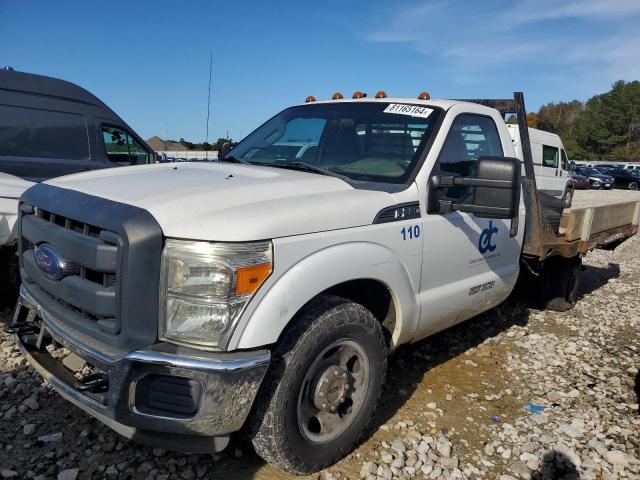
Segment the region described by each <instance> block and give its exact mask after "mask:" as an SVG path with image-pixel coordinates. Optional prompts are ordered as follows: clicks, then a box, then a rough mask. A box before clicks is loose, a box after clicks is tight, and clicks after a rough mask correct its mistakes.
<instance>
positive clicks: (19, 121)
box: [0, 105, 89, 160]
mask: <svg viewBox="0 0 640 480" xmlns="http://www.w3.org/2000/svg"><path fill="white" fill-rule="evenodd" d="M0 156H9V157H31V158H51V159H64V160H87V159H89V139H88V137H87V126H86V124H85V121H84V118H83V117H82V115H77V114H75V113H67V112H55V111H52V110H40V109H36V108H24V107H13V106H9V105H0Z"/></svg>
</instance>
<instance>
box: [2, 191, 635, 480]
mask: <svg viewBox="0 0 640 480" xmlns="http://www.w3.org/2000/svg"><path fill="white" fill-rule="evenodd" d="M631 198H634V199H635V198H640V193H636V192H625V191H618V190H615V191H611V192H607V191H602V192H600V191H587V192H582V191H578V192H576V195H575V197H574V208H577V207H579V206H590V205H595V204H601V203H606V202H615V201H624V200H626V199H631ZM584 264H585V267H586V268H585V270H584V272H583V274H584V278H583V283H582V286H581V293H580V300H579V302H578V305H577V306H576V308H575V309H573V310H571V311H569V312H563V313H557V312H548V311H539V310H536V309H532V308H529V307H528V306H527V305H526V304H525V303H524V301H523V300H522V299H521V298H520V297H518V296H514V297H513V298H511V299H510V300H508V301H507V302H505V303H504V304H503V305H501V306H500V307H498V308H495V309H493V310H491V311H489V312H487V313H485V314H482V315H480V316H478V317H475V318H474V319H471V320H469V321H467V322H465V323H463V324H461V325H458V326H456V327H454V328H451V329H449V330H447V331H445V332H442V333H440V334H437V335H435V336H434V337H432V338H429V339H427V340H425V341H422V342H420V343H418V344H415V345H411V346H406V347H403V348H401V349H400V350H399V351H398V352H396V353H395V354H394V355H393V356H392V357H391V358H390V360H389V370H388V371H389V375H388V381H387V385H386V387H385V390H384V393H383V397H382V401H381V403H380V405H379V408H378V411H377V414H376V416H375V420H374V422H373V425H372V428H371V433H370V434H369V436H368V437H367V439H366V440H365V441H364V442H363V443H362V444H361V445H360V446H359V447H358V448H357V449H356V450H355V451H354V452H353V453H352V454H350V455H349V456H348V457H347V458H345V459H343V460H342V461H340V462H338V463H337V464H336V465H334V466H332V467H331V468H329V469H327V470H326V471H324V472H321V473H319V474H315V475H313V476H311V477H310V478H349V479H350V478H362V477H367V478H391V477H390V476H389V475H393V478H412V477H415V478H500V479H501V480H510V479H515V478H567V479H568V478H573V479H575V478H583V479H589V478H594V479H614V478H629V479H638V478H640V464H639V463H638V460H637V459H638V458H640V416H639V414H638V399H637V396H636V395H637V392H634V388H635V389H638V388H639V386H638V384H637V383H634V382H638V381H639V380H638V370H637V369H638V367H639V366H640V319H639V317H640V300H639V297H640V238H634V239H633V240H630V241H628V242H626V243H624V244H623V245H622V246H620V247H618V248H617V249H616V250H615V251H596V252H593V253H590V254H589V255H588V256H587V257H586V258H585V261H584ZM9 315H10V311H9V310H6V311H4V312H0V320H4V321H6V320H7V319H8V317H9ZM0 343H1V346H0V351H1V355H2V356H0V473H1V474H2V477H4V478H12V475H13V478H38V479H44V478H58V475H69V476H68V477H62V478H79V479H88V478H136V479H137V478H140V479H141V478H163V479H164V478H183V479H189V478H211V479H264V480H277V479H285V478H296V477H290V476H289V475H286V474H284V473H282V472H280V471H279V470H276V469H274V468H272V467H270V466H269V465H266V464H265V463H264V462H263V461H262V460H261V459H260V458H258V457H257V456H256V455H255V453H253V451H252V449H251V446H250V443H248V442H246V441H245V440H243V439H242V438H234V439H233V441H232V445H231V446H230V448H229V449H227V450H226V451H225V452H223V453H222V454H220V455H192V456H184V455H179V454H173V453H171V452H165V451H163V450H159V449H151V448H148V447H144V446H140V445H137V444H135V443H134V442H132V441H129V440H126V439H124V438H123V437H120V436H118V435H117V434H115V433H113V432H112V431H110V430H109V429H108V428H106V427H104V426H102V425H101V424H100V423H99V422H97V421H95V420H93V419H92V418H91V417H89V416H88V415H86V414H85V413H83V412H82V411H81V410H79V409H77V408H75V407H73V406H72V405H70V404H68V403H67V402H66V401H64V400H63V399H62V398H61V397H60V396H58V395H57V394H56V393H55V392H53V391H52V390H51V389H50V387H48V386H47V385H46V384H43V383H42V380H41V379H40V377H39V376H38V375H37V374H35V372H33V370H32V369H31V368H29V367H28V365H25V363H24V360H22V359H21V357H20V355H19V353H18V352H17V351H16V349H15V347H14V346H13V341H12V339H11V338H10V337H9V336H7V335H6V334H5V333H4V326H3V325H2V324H1V323H0ZM614 377H615V378H616V379H617V380H616V381H612V380H611V379H612V378H614ZM30 398H31V399H35V400H31V401H30V400H29V399H30ZM34 401H35V404H34ZM528 403H533V404H534V406H538V407H540V408H542V409H543V410H544V412H543V413H536V414H532V413H531V412H530V411H527V410H525V409H524V408H523V407H525V406H526V405H527V404H528ZM56 433H61V434H62V435H61V438H60V439H57V440H54V441H50V442H49V441H44V440H43V439H42V436H44V435H49V434H56ZM412 438H415V439H417V440H418V441H417V442H416V443H415V445H417V443H419V442H420V441H421V440H420V439H422V441H424V442H426V443H425V444H427V445H428V444H431V450H428V449H429V446H427V447H425V450H421V452H422V453H421V454H425V456H427V453H428V456H429V459H430V460H429V462H427V461H426V460H425V461H424V462H423V461H420V463H422V464H423V466H422V468H421V469H420V468H418V469H415V468H414V469H413V470H412V469H411V468H412V467H410V468H409V469H407V468H406V466H407V465H409V463H408V459H409V458H410V457H412V455H413V454H411V453H410V452H409V450H412V449H413V447H412V446H411V439H412ZM430 439H431V440H432V441H431V443H430ZM398 441H400V443H403V444H404V445H406V448H407V452H404V453H396V451H397V450H394V448H396V447H394V446H393V444H394V442H396V443H395V445H398V443H397V442H398ZM529 444H535V445H534V447H531V448H529V447H525V446H526V445H529ZM390 445H391V446H390ZM441 445H445V446H446V445H449V446H450V450H451V451H450V452H449V455H446V454H445V453H444V452H443V450H442V449H441ZM415 450H416V455H418V453H417V452H418V447H416V448H415ZM444 450H447V449H446V448H445V449H444ZM386 452H391V453H393V458H394V460H396V459H398V458H399V457H400V458H402V459H403V460H402V462H400V463H398V464H397V465H400V464H402V465H401V466H400V467H399V468H396V470H392V469H391V468H390V467H389V466H387V465H386V464H387V462H386V461H385V460H384V457H385V453H386ZM425 452H426V453H425ZM429 452H436V453H437V455H431V454H430V453H429ZM438 452H439V453H438ZM611 452H613V453H611ZM616 452H620V453H616ZM549 455H551V456H549ZM434 457H435V458H434ZM561 457H562V458H565V460H562V459H561ZM420 458H421V457H420ZM536 458H537V460H536ZM567 459H568V460H567ZM445 460H446V462H445ZM451 460H455V461H453V462H452V461H451ZM563 461H564V463H563ZM536 462H537V463H536ZM522 464H524V465H525V466H526V465H529V467H528V470H527V468H524V467H522ZM428 465H431V466H428ZM427 466H428V467H427ZM370 467H371V468H370ZM425 467H427V468H426V469H425ZM531 467H535V468H531ZM367 469H369V470H367ZM430 469H431V470H430ZM363 470H367V471H364V472H363ZM414 470H415V471H414ZM11 472H13V473H11ZM389 472H391V473H389ZM554 472H555V473H554ZM412 473H413V474H412ZM434 473H437V475H436V476H434ZM14 474H15V475H14Z"/></svg>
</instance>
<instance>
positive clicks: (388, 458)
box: [380, 450, 393, 464]
mask: <svg viewBox="0 0 640 480" xmlns="http://www.w3.org/2000/svg"><path fill="white" fill-rule="evenodd" d="M380 460H382V461H383V463H387V464H389V463H391V462H393V455H391V454H390V453H389V452H387V451H386V450H382V451H381V452H380Z"/></svg>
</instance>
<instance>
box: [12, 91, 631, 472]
mask: <svg viewBox="0 0 640 480" xmlns="http://www.w3.org/2000/svg"><path fill="white" fill-rule="evenodd" d="M375 97H376V98H366V97H365V96H364V95H362V94H361V93H359V92H356V94H354V96H353V98H351V99H344V98H342V95H340V94H336V95H334V99H333V100H330V101H323V102H320V101H315V99H314V98H312V97H309V98H308V99H307V102H305V103H304V104H301V105H297V106H294V107H291V108H287V109H286V110H284V111H282V112H280V113H279V114H277V115H276V116H275V117H273V118H271V119H270V120H269V121H267V122H266V123H264V124H263V125H262V126H260V127H259V128H258V129H256V130H255V131H254V132H253V133H251V134H250V135H249V136H248V137H246V138H245V139H244V140H243V141H242V142H240V143H239V144H238V145H237V146H236V147H235V148H233V150H231V151H229V148H228V147H225V148H224V149H223V151H222V152H221V156H220V158H221V161H220V162H216V163H194V164H188V163H186V164H179V165H176V164H160V165H149V166H140V167H131V168H125V169H118V170H110V171H109V172H101V171H94V172H88V173H83V174H77V175H73V176H68V177H63V178H56V179H53V180H49V181H47V182H44V183H42V184H39V185H36V186H34V187H32V188H31V189H29V190H28V191H27V192H25V194H24V195H23V196H22V199H21V204H20V222H19V223H20V266H21V275H22V281H23V283H22V287H21V295H20V300H19V303H18V306H17V308H16V311H15V315H14V318H13V322H12V325H11V328H10V331H11V332H12V333H14V334H15V336H16V340H17V342H18V344H19V346H20V348H21V350H22V351H23V352H24V354H25V355H26V356H27V358H28V360H29V362H30V363H31V364H32V365H33V366H34V367H35V368H36V369H37V370H38V371H39V372H40V373H41V375H42V376H43V377H44V378H45V379H46V380H48V381H49V382H50V383H51V384H52V385H53V386H54V387H55V388H56V389H57V390H58V391H59V393H60V394H61V395H62V396H64V397H65V398H67V399H68V400H69V401H71V402H72V403H74V404H76V405H77V406H79V407H80V408H82V409H84V410H85V411H87V412H88V413H89V414H90V415H93V416H94V417H96V418H98V419H99V420H101V421H102V422H104V423H106V424H107V425H109V426H110V427H112V428H113V429H114V430H116V431H117V432H119V433H121V434H123V435H125V436H127V437H130V438H133V439H135V440H138V441H140V442H144V443H148V444H151V445H161V446H164V447H169V448H173V449H176V450H182V451H188V452H202V451H218V450H221V449H223V448H224V447H225V446H226V445H227V442H228V439H229V435H230V434H232V433H233V432H238V431H244V432H245V433H246V434H247V435H249V436H250V437H251V439H252V441H253V444H254V446H255V449H256V451H257V452H258V454H259V455H261V456H262V457H263V458H264V459H265V460H266V461H268V462H270V463H272V464H274V465H277V466H278V467H280V468H282V469H284V470H286V471H288V472H293V473H297V474H305V473H310V472H314V471H317V470H319V469H321V468H323V467H325V466H327V465H329V464H331V463H333V462H335V461H336V460H338V459H340V458H341V457H342V456H344V455H345V454H346V453H348V452H349V451H350V450H351V449H352V448H353V447H354V446H355V445H356V444H357V442H358V440H359V439H360V438H361V436H362V434H363V431H364V430H365V428H366V427H367V424H368V423H369V420H370V418H371V416H372V414H373V411H374V408H375V406H376V402H377V401H378V397H379V395H380V392H381V388H382V384H383V380H384V377H385V369H386V363H387V362H386V358H387V355H388V354H389V353H390V352H392V351H393V350H394V349H396V348H397V347H398V346H399V345H402V344H407V343H411V342H416V341H418V340H420V339H423V338H425V337H428V336H429V335H431V334H433V333H435V332H438V331H440V330H443V329H445V328H447V327H450V326H452V325H454V324H456V323H459V322H462V321H464V320H466V319H469V318H471V317H473V316H474V315H477V314H479V313H481V312H483V311H485V310H487V309H490V308H492V307H494V306H496V305H498V304H499V303H500V302H502V301H503V300H505V299H506V298H507V297H508V296H509V294H510V293H511V292H512V290H513V288H514V286H515V284H516V280H517V279H518V276H519V273H520V271H521V270H524V271H526V272H529V273H531V274H532V276H537V277H538V278H539V279H542V281H541V282H540V293H541V295H542V297H544V300H545V303H546V304H547V305H548V306H550V307H552V308H558V309H566V308H569V307H571V305H572V304H573V303H575V301H576V292H577V285H578V280H579V275H580V270H581V269H580V256H581V255H582V254H584V253H586V252H587V251H588V250H589V249H590V248H594V247H596V246H602V245H605V244H612V243H614V242H620V241H623V240H624V239H625V238H627V237H629V236H630V235H633V234H634V233H636V232H637V230H638V215H639V214H640V202H637V203H629V204H621V205H616V206H615V209H609V210H607V209H605V210H602V209H584V210H577V211H575V212H574V213H572V214H570V215H567V216H565V217H563V218H562V221H561V222H560V223H559V224H558V222H555V221H551V220H550V215H552V213H553V212H554V208H555V207H554V206H553V205H551V206H548V205H543V202H541V200H540V197H539V194H538V192H537V190H536V184H535V175H534V170H533V165H532V162H531V151H530V149H529V148H523V159H524V163H525V172H526V175H524V177H522V176H521V162H520V160H519V159H517V158H514V156H515V154H514V149H513V144H512V141H511V138H510V136H509V133H508V131H507V127H506V125H505V123H504V120H503V119H504V115H505V114H507V113H509V112H516V113H517V115H518V120H519V121H520V122H521V123H520V124H521V125H523V126H524V125H526V123H525V116H526V115H525V111H524V101H523V97H522V94H516V96H515V99H512V100H471V101H457V100H431V99H429V96H428V95H427V94H421V95H420V96H419V98H417V99H416V98H388V97H387V96H386V95H385V94H384V92H378V94H376V96H375ZM520 131H521V132H522V135H523V137H524V138H523V139H522V142H521V145H529V141H528V138H527V133H526V132H527V129H526V128H521V129H520ZM276 143H277V145H278V148H277V150H278V152H279V153H277V155H275V156H274V154H273V152H274V148H273V145H275V144H276ZM289 144H290V145H292V146H293V147H295V148H291V149H287V148H284V147H283V146H286V145H289ZM263 151H268V152H269V153H268V155H266V154H265V156H266V158H265V156H263V155H262V154H261V153H262V152H263ZM287 152H289V153H287ZM561 208H562V207H560V209H561ZM555 214H556V215H557V217H558V218H559V216H560V213H559V212H557V211H555ZM60 347H66V349H68V350H64V349H60ZM66 351H70V352H71V353H70V354H68V355H67V356H64V355H60V352H66Z"/></svg>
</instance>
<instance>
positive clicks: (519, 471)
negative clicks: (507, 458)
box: [511, 460, 537, 478]
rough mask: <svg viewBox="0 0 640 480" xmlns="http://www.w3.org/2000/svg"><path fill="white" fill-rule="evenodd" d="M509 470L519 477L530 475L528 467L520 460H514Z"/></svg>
mask: <svg viewBox="0 0 640 480" xmlns="http://www.w3.org/2000/svg"><path fill="white" fill-rule="evenodd" d="M536 466H537V465H536ZM511 472H512V473H513V474H515V475H516V476H518V477H521V478H529V477H530V476H531V472H530V469H529V467H528V466H527V464H526V463H525V462H523V461H522V460H516V461H515V462H513V463H512V464H511Z"/></svg>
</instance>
